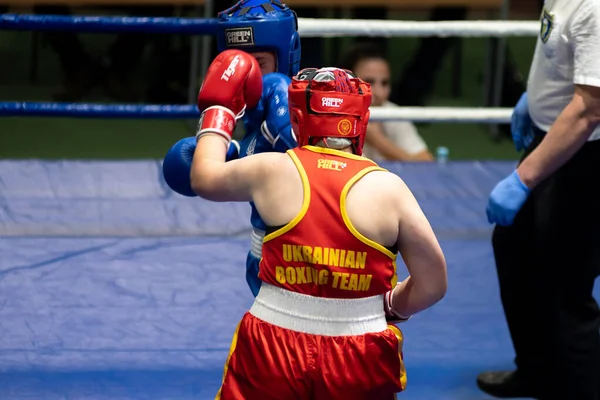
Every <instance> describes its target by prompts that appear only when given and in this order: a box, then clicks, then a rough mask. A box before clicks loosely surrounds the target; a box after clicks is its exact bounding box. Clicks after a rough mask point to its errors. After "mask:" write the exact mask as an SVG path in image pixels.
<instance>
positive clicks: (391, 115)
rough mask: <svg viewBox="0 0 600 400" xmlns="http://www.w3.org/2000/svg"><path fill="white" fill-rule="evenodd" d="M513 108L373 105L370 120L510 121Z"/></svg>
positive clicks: (492, 122)
mask: <svg viewBox="0 0 600 400" xmlns="http://www.w3.org/2000/svg"><path fill="white" fill-rule="evenodd" d="M512 112H513V109H512V108H467V107H465V108H461V107H394V108H388V107H371V118H370V121H413V122H446V123H471V124H473V123H475V124H476V123H482V124H504V123H510V117H511V115H512Z"/></svg>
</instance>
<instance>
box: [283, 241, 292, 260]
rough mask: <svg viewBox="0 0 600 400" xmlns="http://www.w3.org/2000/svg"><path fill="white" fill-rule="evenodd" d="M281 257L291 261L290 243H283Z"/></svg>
mask: <svg viewBox="0 0 600 400" xmlns="http://www.w3.org/2000/svg"><path fill="white" fill-rule="evenodd" d="M283 259H284V260H285V261H286V262H290V261H292V245H291V244H284V245H283Z"/></svg>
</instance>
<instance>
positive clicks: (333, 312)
mask: <svg viewBox="0 0 600 400" xmlns="http://www.w3.org/2000/svg"><path fill="white" fill-rule="evenodd" d="M250 313H251V314H252V315H254V316H255V317H257V318H259V319H262V320H263V321H266V322H268V323H270V324H273V325H276V326H279V327H281V328H285V329H289V330H292V331H296V332H303V333H309V334H313V335H323V336H354V335H364V334H365V333H370V332H382V331H384V330H386V329H387V322H386V320H385V314H384V312H383V295H379V296H372V297H366V298H362V299H326V298H322V297H314V296H307V295H304V294H299V293H294V292H290V291H289V290H286V289H282V288H279V287H277V286H273V285H270V284H268V283H265V282H263V283H262V285H261V288H260V292H259V293H258V296H256V299H254V304H252V307H251V308H250Z"/></svg>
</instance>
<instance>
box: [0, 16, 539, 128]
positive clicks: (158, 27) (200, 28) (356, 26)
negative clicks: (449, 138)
mask: <svg viewBox="0 0 600 400" xmlns="http://www.w3.org/2000/svg"><path fill="white" fill-rule="evenodd" d="M298 21H299V22H298V24H299V32H300V34H301V35H302V36H303V37H323V36H325V37H332V36H383V37H393V36H418V37H423V36H438V37H449V36H463V37H490V36H493V37H503V36H536V35H538V33H539V22H537V21H389V20H340V19H315V18H299V20H298ZM216 27H217V20H216V19H215V18H208V19H207V18H171V17H148V18H146V17H104V16H61V15H29V14H0V30H17V31H74V32H93V33H116V32H144V33H165V34H168V33H170V34H190V35H213V34H215V32H216ZM511 114H512V108H459V107H398V108H382V107H371V120H373V121H391V120H396V121H398V120H400V121H402V120H404V121H413V122H446V123H490V124H494V123H509V122H510V118H511ZM17 116H21V117H23V116H29V117H50V116H52V117H74V118H128V119H140V118H141V119H197V118H198V117H199V112H198V109H197V107H196V106H195V105H153V104H150V105H132V104H86V103H50V102H0V117H17Z"/></svg>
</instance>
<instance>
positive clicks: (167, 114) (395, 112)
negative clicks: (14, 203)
mask: <svg viewBox="0 0 600 400" xmlns="http://www.w3.org/2000/svg"><path fill="white" fill-rule="evenodd" d="M512 110H513V109H512V108H483V107H482V108H468V107H464V108H462V107H394V108H387V107H371V117H370V120H371V121H413V122H446V123H489V124H494V123H497V124H501V123H508V122H510V117H511V114H512ZM0 117H73V118H115V119H197V118H199V117H200V113H199V111H198V108H197V107H196V106H195V105H158V104H150V105H131V104H86V103H44V102H0Z"/></svg>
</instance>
